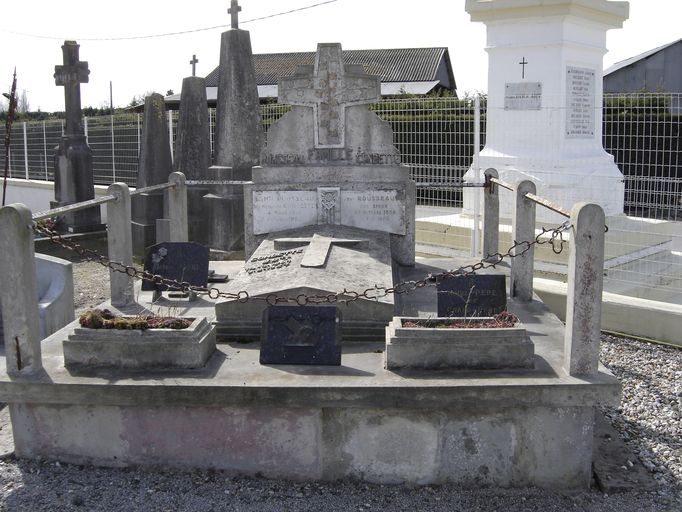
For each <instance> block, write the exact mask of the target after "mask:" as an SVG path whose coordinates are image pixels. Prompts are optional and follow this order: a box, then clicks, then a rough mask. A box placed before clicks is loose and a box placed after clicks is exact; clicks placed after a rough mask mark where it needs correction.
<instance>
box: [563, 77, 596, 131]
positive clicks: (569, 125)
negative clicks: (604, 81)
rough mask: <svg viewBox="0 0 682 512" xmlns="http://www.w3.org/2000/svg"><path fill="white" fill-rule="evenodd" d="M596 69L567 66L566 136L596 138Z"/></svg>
mask: <svg viewBox="0 0 682 512" xmlns="http://www.w3.org/2000/svg"><path fill="white" fill-rule="evenodd" d="M594 96H595V71H594V69H588V68H575V67H571V66H568V67H567V68H566V138H568V139H591V138H594V123H595V112H594V105H595V102H594V101H595V100H594Z"/></svg>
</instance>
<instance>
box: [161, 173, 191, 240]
mask: <svg viewBox="0 0 682 512" xmlns="http://www.w3.org/2000/svg"><path fill="white" fill-rule="evenodd" d="M168 181H169V182H170V183H173V184H174V185H175V186H174V187H171V188H169V189H168V190H167V193H166V194H165V196H164V197H165V199H166V201H167V202H168V205H167V208H164V210H166V211H167V212H168V219H169V220H170V241H171V242H187V241H188V231H187V185H186V184H185V175H184V174H182V173H181V172H172V173H170V175H169V176H168Z"/></svg>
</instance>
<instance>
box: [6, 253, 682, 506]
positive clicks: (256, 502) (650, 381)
mask: <svg viewBox="0 0 682 512" xmlns="http://www.w3.org/2000/svg"><path fill="white" fill-rule="evenodd" d="M74 282H75V284H76V289H75V302H76V307H77V308H78V310H79V311H80V310H82V309H84V308H87V307H89V306H94V305H96V304H98V303H100V302H102V301H103V300H105V299H106V297H107V296H108V271H107V270H106V269H105V268H103V267H101V266H100V265H99V264H97V263H89V262H81V263H77V264H74ZM602 361H603V362H604V364H606V365H607V366H608V367H609V368H610V369H611V370H612V371H613V373H614V374H615V375H616V376H618V378H619V379H620V380H621V382H622V383H623V399H622V402H621V406H620V407H619V408H606V409H605V410H604V412H605V413H606V416H607V417H608V418H609V419H610V420H611V422H612V424H613V425H614V427H615V428H616V430H617V431H618V432H619V433H620V434H621V435H622V436H623V438H624V439H625V440H626V443H627V444H628V446H629V447H630V448H631V450H632V451H633V452H634V453H635V454H637V455H638V456H639V458H640V460H641V461H642V463H643V464H644V465H645V466H646V467H647V468H648V469H649V470H650V471H652V472H653V473H654V476H655V478H656V480H657V482H658V483H659V488H658V489H657V490H656V491H655V492H651V493H637V492H628V493H622V494H615V495H605V494H603V493H601V492H599V491H596V490H594V491H590V492H582V493H565V492H553V491H545V490H539V489H514V490H499V489H480V490H463V489H459V488H457V487H454V486H450V485H445V486H429V487H418V488H415V487H411V486H379V485H367V484H362V483H358V482H349V481H344V482H337V483H333V484H300V483H292V482H284V481H276V480H265V479H261V478H239V477H233V476H232V475H229V474H227V473H224V472H219V471H218V472H216V471H209V472H206V471H199V472H196V471H195V472H189V471H187V472H179V471H163V470H160V471H145V470H138V469H106V468H91V467H81V466H73V465H68V464H59V463H42V462H28V461H16V460H6V461H0V511H4V510H7V511H31V512H34V511H35V512H38V511H70V510H78V511H80V510H83V511H86V510H87V511H119V510H120V511H145V512H155V511H199V510H201V511H219V510H229V511H235V512H238V511H264V512H265V511H285V510H292V511H293V510H301V511H306V510H309V511H320V512H322V511H336V510H356V511H370V510H387V511H393V510H396V511H399V510H409V511H441V510H442V511H470V510H481V511H483V510H491V511H492V510H495V511H517V510H518V511H522V510H529V511H531V510H532V511H548V512H549V511H566V510H576V511H595V512H599V511H604V512H606V511H614V510H615V511H618V512H630V511H632V512H648V511H666V512H673V511H675V512H679V511H682V350H680V349H675V348H667V347H663V346H658V345H652V344H649V343H644V342H640V341H635V340H629V339H625V338H619V337H614V336H608V335H604V336H602Z"/></svg>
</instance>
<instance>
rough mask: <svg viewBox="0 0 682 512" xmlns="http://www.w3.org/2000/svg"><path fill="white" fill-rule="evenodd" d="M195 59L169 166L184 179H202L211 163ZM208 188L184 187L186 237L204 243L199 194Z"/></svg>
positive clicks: (205, 225) (203, 86) (185, 86)
mask: <svg viewBox="0 0 682 512" xmlns="http://www.w3.org/2000/svg"><path fill="white" fill-rule="evenodd" d="M197 62H198V60H197V58H196V56H193V58H192V60H191V61H190V64H192V76H188V77H187V78H185V79H184V80H183V81H182V93H181V95H180V117H179V119H178V127H177V134H176V136H175V160H174V161H173V169H174V170H175V171H177V172H181V173H183V174H184V175H185V177H186V178H187V179H188V180H206V179H207V177H208V167H209V165H211V146H210V144H211V141H210V134H209V125H208V123H209V119H208V105H207V102H206V81H205V80H204V78H202V77H198V76H194V75H195V71H196V68H195V65H196V63H197ZM208 192H209V189H208V187H201V186H195V187H189V188H188V190H187V224H188V226H187V227H188V232H189V239H190V240H191V241H192V242H197V243H200V244H202V245H207V244H208V224H209V220H208V213H207V211H206V205H205V204H204V201H203V197H204V196H205V195H206V194H208Z"/></svg>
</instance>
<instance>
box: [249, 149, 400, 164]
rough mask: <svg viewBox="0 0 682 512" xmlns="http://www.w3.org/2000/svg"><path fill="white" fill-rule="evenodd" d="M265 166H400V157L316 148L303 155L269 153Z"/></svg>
mask: <svg viewBox="0 0 682 512" xmlns="http://www.w3.org/2000/svg"><path fill="white" fill-rule="evenodd" d="M262 163H263V164H265V165H275V166H277V165H284V166H292V165H308V164H327V163H337V164H338V163H345V164H349V165H352V164H355V165H367V164H370V165H400V155H399V154H393V153H371V152H367V151H365V150H363V149H362V148H357V149H355V150H354V149H352V148H323V149H320V148H315V149H310V150H308V153H307V154H301V153H269V154H266V155H264V157H263V161H262Z"/></svg>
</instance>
